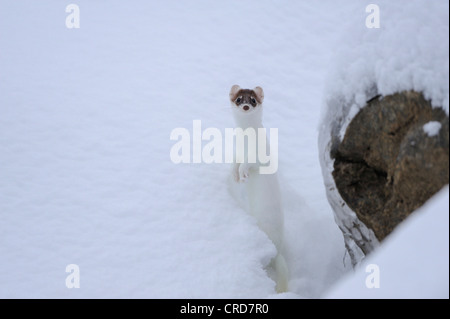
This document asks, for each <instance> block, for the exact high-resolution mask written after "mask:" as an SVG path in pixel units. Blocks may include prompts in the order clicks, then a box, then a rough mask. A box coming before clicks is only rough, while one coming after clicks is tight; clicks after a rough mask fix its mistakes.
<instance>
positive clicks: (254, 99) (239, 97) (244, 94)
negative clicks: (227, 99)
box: [232, 89, 261, 111]
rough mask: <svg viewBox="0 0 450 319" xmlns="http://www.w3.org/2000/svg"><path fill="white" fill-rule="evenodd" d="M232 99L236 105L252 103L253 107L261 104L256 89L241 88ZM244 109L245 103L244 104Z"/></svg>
mask: <svg viewBox="0 0 450 319" xmlns="http://www.w3.org/2000/svg"><path fill="white" fill-rule="evenodd" d="M232 101H233V102H234V104H236V106H240V105H242V104H246V105H251V106H252V107H256V105H258V104H261V101H260V100H259V99H258V96H257V95H256V93H255V91H253V90H249V89H241V90H239V91H238V92H237V93H236V94H235V95H234V96H233V97H232ZM244 110H246V111H247V110H248V108H247V109H245V105H244Z"/></svg>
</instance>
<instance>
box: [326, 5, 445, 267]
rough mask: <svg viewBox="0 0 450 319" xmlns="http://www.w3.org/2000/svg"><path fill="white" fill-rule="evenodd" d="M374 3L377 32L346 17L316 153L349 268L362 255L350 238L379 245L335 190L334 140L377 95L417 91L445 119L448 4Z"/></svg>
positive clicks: (359, 19)
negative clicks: (347, 252)
mask: <svg viewBox="0 0 450 319" xmlns="http://www.w3.org/2000/svg"><path fill="white" fill-rule="evenodd" d="M376 4H377V6H378V7H379V12H380V28H367V27H366V23H365V22H366V21H363V19H362V17H361V16H360V15H358V14H353V15H349V19H348V20H347V25H346V26H345V32H342V33H341V35H340V37H339V40H338V43H337V44H336V48H335V51H336V54H335V55H334V57H333V58H332V60H331V62H330V64H331V67H330V68H329V73H328V75H327V79H326V85H325V89H324V92H325V93H324V98H323V103H322V105H323V108H322V115H321V120H320V123H321V124H320V127H319V154H320V162H321V167H322V173H323V179H324V183H325V188H326V190H327V197H328V199H329V201H330V203H331V205H332V206H333V210H334V213H335V217H336V222H337V224H338V225H339V227H340V228H341V229H342V230H343V232H344V236H345V239H346V245H347V246H348V247H349V248H350V250H351V254H352V255H354V257H353V258H352V263H353V264H356V263H358V262H360V261H361V260H362V259H363V258H364V255H365V254H364V253H363V252H362V251H361V250H360V248H359V247H358V246H357V245H356V243H355V241H354V239H357V240H358V238H365V241H364V242H365V243H366V246H367V249H368V251H373V250H374V249H376V247H377V246H378V241H377V239H376V237H375V236H374V234H373V232H372V231H371V230H369V229H367V227H365V226H364V224H362V223H361V222H360V221H359V220H358V218H357V217H356V215H355V213H354V212H353V211H352V210H351V209H350V208H349V207H348V206H347V205H346V204H345V202H344V200H343V199H342V198H341V196H340V194H339V192H338V191H337V188H336V185H335V183H334V179H333V177H332V174H331V172H332V171H333V161H334V160H333V159H332V158H331V156H330V151H332V150H334V148H335V147H336V145H337V144H338V139H339V140H342V139H343V137H344V135H345V132H346V129H347V126H348V125H349V123H350V122H351V120H352V119H353V118H354V116H355V115H356V114H358V112H359V110H360V109H361V108H362V107H364V106H365V105H366V101H368V100H370V99H371V98H373V97H376V96H377V95H381V96H384V95H389V94H392V93H395V92H400V91H404V90H415V91H420V92H423V94H424V96H425V98H426V99H430V100H431V104H432V106H433V107H441V108H443V109H444V110H445V112H446V113H447V115H448V114H449V15H448V11H449V3H448V1H433V2H427V1H423V0H413V1H377V3H376ZM354 9H357V10H361V9H360V8H354ZM332 136H335V137H336V138H335V139H333V138H332Z"/></svg>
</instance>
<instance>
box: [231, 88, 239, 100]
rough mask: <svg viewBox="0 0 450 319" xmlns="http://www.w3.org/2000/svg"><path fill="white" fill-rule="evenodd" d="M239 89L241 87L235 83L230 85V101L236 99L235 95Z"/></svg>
mask: <svg viewBox="0 0 450 319" xmlns="http://www.w3.org/2000/svg"><path fill="white" fill-rule="evenodd" d="M240 89H241V87H240V86H239V85H237V84H235V85H233V86H232V87H231V90H230V100H231V101H234V100H236V98H237V96H236V95H237V94H238V92H239V90H240Z"/></svg>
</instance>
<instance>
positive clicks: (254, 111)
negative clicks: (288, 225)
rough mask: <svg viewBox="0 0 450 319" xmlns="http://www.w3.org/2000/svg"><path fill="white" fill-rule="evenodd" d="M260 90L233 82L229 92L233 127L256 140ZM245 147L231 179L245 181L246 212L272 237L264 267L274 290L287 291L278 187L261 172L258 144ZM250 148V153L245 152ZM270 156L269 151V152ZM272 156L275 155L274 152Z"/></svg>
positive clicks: (272, 177)
mask: <svg viewBox="0 0 450 319" xmlns="http://www.w3.org/2000/svg"><path fill="white" fill-rule="evenodd" d="M263 100H264V93H263V90H262V88H260V87H256V88H254V89H253V90H247V89H241V88H240V87H239V86H237V85H234V86H233V87H232V88H231V91H230V101H231V105H232V107H233V115H234V118H235V121H236V126H237V127H239V128H242V130H246V129H248V128H253V130H254V131H255V132H256V138H257V139H265V140H266V143H268V141H267V136H266V134H265V133H264V134H258V131H259V132H260V133H261V132H265V131H262V130H258V129H261V128H263V125H262V103H263ZM259 145H260V143H259V141H257V142H256V148H249V147H248V143H246V144H245V147H244V152H243V154H242V153H240V152H239V150H238V149H237V150H236V160H235V164H234V167H233V179H234V181H235V182H236V183H239V182H245V184H246V185H245V186H246V187H245V189H246V195H247V199H248V206H247V207H248V209H249V213H250V214H251V215H253V216H254V217H255V218H256V220H257V222H258V226H259V227H260V228H261V230H263V231H264V232H265V233H266V234H267V236H268V237H269V238H270V240H272V242H273V243H274V245H275V247H276V248H277V252H278V253H277V256H276V257H275V258H274V259H273V260H272V262H271V264H270V265H269V268H271V269H268V270H269V272H270V271H271V270H273V271H274V272H275V275H273V277H275V278H274V279H275V281H276V289H277V291H278V292H284V291H287V288H288V287H287V276H288V274H287V266H286V262H285V260H284V257H283V255H282V247H283V211H282V205H281V195H280V188H279V184H278V177H277V174H276V173H273V174H261V173H260V167H261V166H264V164H263V163H261V161H259V160H258V146H259ZM249 149H250V152H249ZM253 151H256V154H253V155H256V162H255V163H252V162H251V161H250V160H249V157H250V158H251V157H252V154H251V152H253ZM270 155H271V156H272V155H273V154H270ZM275 156H276V154H275Z"/></svg>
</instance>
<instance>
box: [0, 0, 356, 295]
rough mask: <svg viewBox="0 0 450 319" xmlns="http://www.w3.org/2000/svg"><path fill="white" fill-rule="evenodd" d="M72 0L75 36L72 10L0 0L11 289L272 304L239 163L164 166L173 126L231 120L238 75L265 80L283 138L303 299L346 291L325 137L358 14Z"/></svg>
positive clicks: (295, 279)
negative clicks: (233, 169) (339, 39)
mask: <svg viewBox="0 0 450 319" xmlns="http://www.w3.org/2000/svg"><path fill="white" fill-rule="evenodd" d="M75 3H76V4H78V5H79V7H80V28H79V29H67V28H66V26H65V21H66V17H67V16H68V13H66V11H65V9H66V5H67V4H68V3H63V2H61V1H59V0H48V1H45V2H39V3H38V2H36V1H34V0H23V1H5V0H0V70H1V72H0V113H1V116H0V154H1V156H0V215H1V219H2V221H1V223H0V297H2V298H8V297H21V298H27V297H36V298H46V297H53V298H108V297H114V298H159V297H161V298H264V297H269V296H273V294H274V293H275V291H274V282H273V281H272V280H270V278H269V277H268V276H267V274H266V273H265V271H264V264H265V263H267V262H268V261H269V260H270V258H271V257H272V256H273V254H274V252H275V249H274V247H273V245H272V244H271V242H270V240H268V238H267V236H265V235H264V233H263V232H262V231H260V230H259V229H258V227H257V226H256V223H255V221H254V220H253V219H252V218H251V217H249V216H248V215H247V214H246V213H245V212H244V211H243V210H242V209H241V208H240V207H239V206H238V205H237V204H236V203H235V202H234V201H233V199H232V198H231V197H230V196H229V194H228V192H227V190H226V179H227V177H228V174H229V170H230V168H229V167H228V166H227V165H225V164H185V165H184V164H178V165H176V164H174V163H172V162H171V160H170V149H171V147H172V146H173V145H174V144H175V141H171V140H170V138H169V137H170V133H171V131H172V130H173V129H174V128H177V127H183V128H186V129H188V130H189V131H190V132H192V129H191V128H192V121H193V120H196V119H200V120H202V126H203V128H207V127H217V128H219V129H223V128H226V127H231V126H233V125H234V120H233V117H232V114H231V112H229V107H230V106H229V101H228V92H229V90H230V87H231V85H233V84H236V83H238V84H241V85H242V86H243V87H254V86H256V85H261V86H262V87H263V88H264V91H265V93H266V98H265V108H266V109H265V114H264V125H265V126H266V127H268V128H269V127H275V128H279V158H280V165H279V172H280V174H283V175H284V176H285V178H284V181H285V183H284V184H283V185H282V187H287V186H289V187H290V188H291V189H293V190H294V191H293V192H291V193H289V195H288V194H287V193H286V192H285V193H284V195H283V197H284V199H285V200H286V202H287V203H286V237H287V239H288V240H287V243H288V244H289V245H287V246H288V247H286V249H287V255H288V257H289V260H288V263H289V266H290V274H291V277H290V278H291V282H290V287H291V291H292V292H293V293H295V294H296V296H299V295H300V296H303V297H315V296H318V295H319V294H320V293H322V292H323V291H324V290H325V289H327V288H328V287H329V286H330V285H331V283H333V282H335V281H336V280H337V279H338V278H339V276H341V274H342V272H343V266H342V262H341V260H342V256H343V254H344V251H343V244H342V236H341V234H340V232H339V230H338V229H337V227H336V225H335V223H334V221H333V218H332V212H331V209H330V207H329V205H328V203H327V201H326V198H325V193H324V191H323V183H322V179H321V172H320V167H319V165H318V163H317V156H318V155H317V149H316V148H315V147H314V145H315V144H316V134H315V133H314V132H315V128H316V127H317V123H318V121H319V109H318V108H317V105H320V99H321V92H322V88H323V78H324V75H325V72H326V63H324V61H328V59H329V55H330V52H332V50H331V48H330V46H331V39H332V38H334V37H335V36H336V33H337V32H338V30H339V28H336V25H338V24H339V21H340V20H341V19H342V18H343V17H344V18H345V17H346V15H347V14H348V13H346V12H347V7H346V5H344V6H343V5H342V4H337V3H335V1H324V2H320V3H309V2H295V3H294V2H293V3H291V2H286V3H285V5H280V4H279V3H275V2H273V1H264V2H260V1H246V2H242V1H218V2H211V1H205V0H197V1H193V2H189V4H187V3H181V2H179V1H164V2H155V1H144V0H141V1H138V0H135V1H129V2H125V1H121V0H111V1H89V0H78V1H76V2H75ZM239 12H246V13H248V14H247V15H244V16H243V17H242V16H239V14H238V13H239ZM336 12H339V13H340V14H339V15H336ZM248 39H252V40H250V41H248ZM280 48H283V49H282V50H280ZM299 101H301V103H299ZM305 150H306V151H305ZM285 189H286V188H285ZM308 207H310V208H308ZM318 252H319V253H318ZM68 264H77V265H79V267H80V288H79V289H68V288H67V287H66V285H65V279H66V276H68V273H66V272H65V269H66V266H67V265H68ZM284 296H285V295H284ZM291 296H292V294H291Z"/></svg>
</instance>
